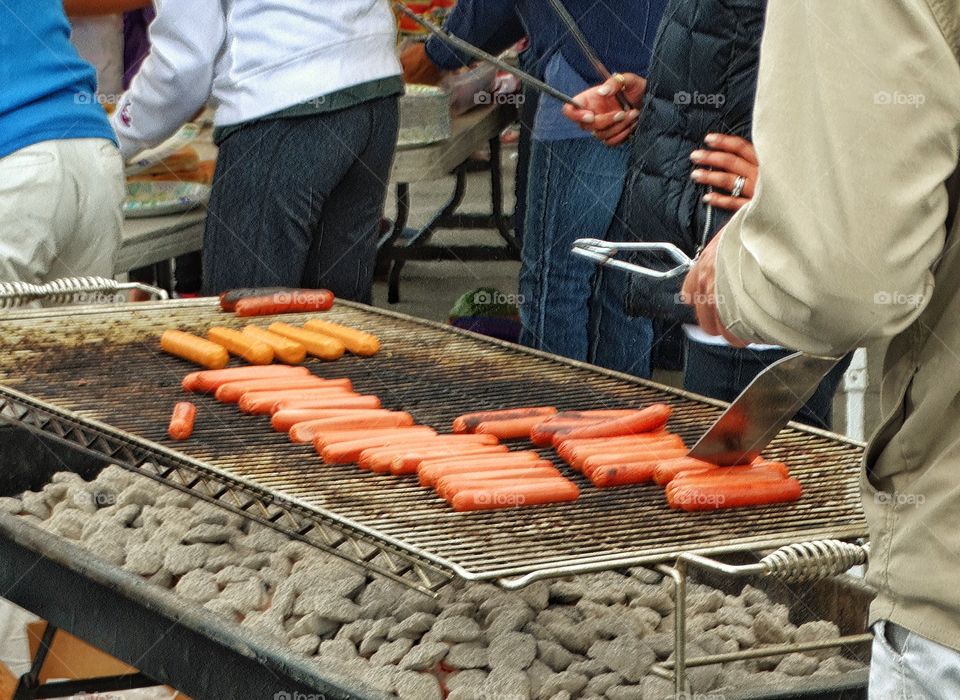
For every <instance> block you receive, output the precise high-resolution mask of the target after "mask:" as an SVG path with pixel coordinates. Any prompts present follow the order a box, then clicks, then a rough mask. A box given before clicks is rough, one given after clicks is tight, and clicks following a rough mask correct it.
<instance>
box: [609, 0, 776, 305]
mask: <svg viewBox="0 0 960 700" xmlns="http://www.w3.org/2000/svg"><path fill="white" fill-rule="evenodd" d="M765 9H766V0H670V1H669V3H668V5H667V8H666V11H665V12H664V16H663V20H662V22H661V24H660V29H659V31H658V33H657V39H656V43H655V45H654V49H653V55H654V56H655V59H654V61H653V63H652V64H651V67H650V72H649V75H648V85H647V95H646V98H645V100H644V104H643V109H642V112H641V115H640V119H639V122H638V124H637V129H636V131H635V133H634V135H633V137H632V138H631V142H630V146H631V153H630V164H629V166H628V172H627V180H626V185H625V187H624V191H623V195H622V196H621V199H620V203H619V204H618V207H617V213H616V216H615V217H614V222H613V224H612V225H611V228H610V230H609V231H608V233H607V236H606V238H607V240H610V241H664V242H669V243H673V244H675V245H677V246H679V247H680V248H681V249H682V250H683V251H684V252H686V253H687V254H688V255H690V256H691V257H692V256H694V255H695V254H696V253H697V252H698V251H699V250H700V249H701V248H702V247H703V246H704V245H705V244H706V242H707V241H709V240H710V239H711V238H712V237H713V236H714V235H715V234H716V232H717V231H718V230H719V229H720V228H722V226H723V225H724V224H725V223H726V221H727V220H728V219H729V215H728V214H727V213H726V212H724V211H723V210H719V209H713V208H712V207H708V206H707V205H705V204H703V203H702V201H701V198H702V197H703V195H704V194H706V188H705V187H704V186H702V185H698V184H697V183H695V182H694V181H693V180H691V179H690V172H691V170H692V169H693V168H692V163H691V161H690V153H691V152H692V151H694V150H695V149H697V148H700V147H702V146H703V137H704V136H706V135H707V134H708V133H710V132H718V133H725V134H735V135H737V136H742V137H744V138H747V139H749V138H750V134H751V123H752V114H753V100H754V93H755V90H756V82H757V66H758V63H759V57H760V38H761V35H762V33H763V20H764V11H765ZM646 262H650V261H649V260H647V261H646ZM681 281H682V280H681V279H675V280H673V281H671V282H670V283H654V282H650V281H647V280H645V279H643V278H640V277H637V276H634V277H632V278H631V290H630V293H629V295H628V297H627V306H628V310H629V311H630V313H632V314H634V315H638V316H648V317H651V318H661V319H669V320H675V321H684V322H692V321H693V315H692V310H691V309H690V308H689V307H685V306H683V305H681V304H679V303H678V302H677V300H676V294H677V292H678V291H679V286H680V284H681Z"/></svg>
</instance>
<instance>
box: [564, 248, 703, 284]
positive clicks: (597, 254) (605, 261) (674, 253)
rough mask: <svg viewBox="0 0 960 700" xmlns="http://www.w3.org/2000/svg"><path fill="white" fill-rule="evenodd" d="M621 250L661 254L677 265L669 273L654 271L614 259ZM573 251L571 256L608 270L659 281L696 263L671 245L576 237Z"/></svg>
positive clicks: (678, 273) (671, 276) (678, 274)
mask: <svg viewBox="0 0 960 700" xmlns="http://www.w3.org/2000/svg"><path fill="white" fill-rule="evenodd" d="M621 251H631V252H648V253H662V254H663V255H664V256H665V257H666V258H669V259H671V260H673V262H674V263H676V266H675V267H673V268H671V269H669V270H654V269H652V268H649V267H644V266H643V265H637V264H636V263H628V262H626V261H625V260H618V259H617V253H619V252H621ZM572 252H573V253H574V255H579V256H581V257H584V258H588V259H590V260H593V261H594V262H598V263H600V264H601V265H605V266H607V267H615V268H617V269H619V270H626V271H627V272H632V273H634V274H637V275H644V276H645V277H652V278H653V279H658V280H663V279H671V278H673V277H679V276H681V275H685V274H687V273H688V272H689V271H690V268H691V267H693V265H694V263H695V262H696V260H695V259H694V258H691V257H690V256H688V255H687V254H686V253H684V252H683V251H682V250H680V249H679V248H678V247H677V246H675V245H673V243H640V242H634V243H611V242H610V241H601V240H600V239H599V238H578V239H577V240H575V241H574V242H573V251H572Z"/></svg>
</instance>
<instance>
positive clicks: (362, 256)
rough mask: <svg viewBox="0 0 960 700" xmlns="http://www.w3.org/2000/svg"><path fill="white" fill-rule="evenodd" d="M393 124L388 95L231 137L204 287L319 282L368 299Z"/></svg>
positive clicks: (217, 186)
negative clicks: (335, 110)
mask: <svg viewBox="0 0 960 700" xmlns="http://www.w3.org/2000/svg"><path fill="white" fill-rule="evenodd" d="M397 129H398V112H397V98H395V97H387V98H383V99H378V100H372V101H370V102H364V103H362V104H359V105H356V106H354V107H350V108H347V109H343V110H340V111H337V112H329V113H324V114H315V115H310V116H305V117H291V118H279V119H265V120H262V121H257V122H252V123H250V124H247V125H245V126H244V127H243V128H242V129H240V130H239V131H237V132H236V133H234V134H232V135H230V136H228V137H227V138H226V140H224V141H223V142H222V143H221V144H220V152H219V156H218V158H217V170H216V174H215V176H214V181H213V191H212V193H211V196H210V206H209V215H208V216H207V228H206V232H205V233H204V237H203V281H204V288H205V290H206V292H207V293H208V294H219V293H220V292H222V291H224V290H226V289H233V288H237V287H309V288H318V287H323V288H326V289H329V290H330V291H332V292H333V293H334V294H335V295H336V296H337V297H339V298H343V299H351V300H354V301H360V302H364V303H370V300H371V291H372V286H373V265H374V259H375V257H376V253H377V237H378V235H379V231H380V217H381V215H382V214H383V202H384V199H385V197H386V192H387V181H388V179H389V177H390V165H391V163H392V161H393V152H394V148H395V146H396V141H397Z"/></svg>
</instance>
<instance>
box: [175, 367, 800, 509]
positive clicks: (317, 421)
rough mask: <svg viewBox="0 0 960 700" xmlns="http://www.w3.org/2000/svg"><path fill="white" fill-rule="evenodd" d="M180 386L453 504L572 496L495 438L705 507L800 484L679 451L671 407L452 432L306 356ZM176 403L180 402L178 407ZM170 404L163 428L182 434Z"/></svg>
mask: <svg viewBox="0 0 960 700" xmlns="http://www.w3.org/2000/svg"><path fill="white" fill-rule="evenodd" d="M183 388H184V389H185V390H187V391H191V392H198V393H208V394H211V393H212V394H213V396H214V398H215V399H217V400H218V401H221V402H224V403H235V404H237V406H238V408H239V410H240V411H242V412H244V413H247V414H252V415H269V416H270V422H271V426H272V427H273V429H274V430H277V431H282V432H286V433H288V435H289V437H290V439H291V441H293V442H296V443H305V444H312V445H313V447H314V449H315V451H316V452H317V454H318V455H319V456H320V457H321V459H322V460H323V461H324V463H326V464H358V465H359V466H360V467H361V468H362V469H366V470H369V471H372V472H377V473H382V474H388V473H389V474H393V475H396V476H403V475H409V474H417V475H418V476H419V480H420V483H421V484H422V485H423V486H426V487H432V488H434V489H435V490H436V492H437V493H438V494H439V495H440V496H441V497H443V498H444V499H446V500H447V501H448V502H449V503H450V504H451V505H452V506H453V507H454V508H455V509H456V510H460V511H464V510H481V509H494V508H507V507H515V506H524V505H540V504H545V503H557V502H563V501H570V500H575V499H576V498H577V497H578V496H579V489H578V488H577V486H576V484H574V483H573V482H572V481H570V480H569V479H567V478H566V477H564V475H563V474H562V473H561V471H560V470H559V469H557V467H556V466H555V465H554V464H553V463H552V462H551V461H549V460H547V459H544V458H543V457H542V456H541V455H540V454H539V453H538V452H536V451H534V450H524V451H511V450H510V449H509V447H508V446H507V445H504V444H502V443H501V440H514V439H531V440H533V442H534V443H535V444H537V445H539V446H547V445H552V446H553V447H554V449H555V450H556V453H557V454H558V455H559V456H560V457H561V459H563V460H564V461H565V462H566V463H567V464H568V465H569V466H570V467H571V468H572V469H574V470H575V471H579V472H581V473H583V474H584V476H586V477H587V478H588V479H590V481H591V482H592V483H593V484H594V485H595V486H597V487H600V488H606V487H612V486H625V485H630V484H640V483H647V482H651V481H656V482H657V483H658V484H660V485H661V486H664V487H666V489H667V490H666V495H667V500H668V503H669V504H670V505H671V506H672V507H675V508H681V509H684V510H713V509H719V508H729V507H741V506H748V505H768V504H771V503H780V502H784V501H790V500H796V499H797V498H799V497H800V495H801V492H802V489H801V488H800V484H799V482H798V481H796V480H795V479H792V478H790V476H789V472H788V470H787V467H786V466H785V465H783V464H782V463H773V462H757V463H755V464H752V465H746V466H743V467H734V468H729V467H718V466H716V465H711V464H707V463H705V462H701V461H699V460H694V459H691V458H689V457H687V456H686V454H687V448H686V446H685V445H684V443H683V440H682V439H681V438H680V437H679V436H677V435H674V434H672V433H669V432H668V431H666V422H667V420H668V419H669V417H670V412H671V409H670V408H669V407H668V406H665V405H662V404H656V405H653V406H649V407H647V408H644V409H614V410H595V411H568V412H562V413H561V412H558V411H557V410H556V409H555V408H553V407H536V408H519V409H508V410H495V411H484V412H479V413H471V414H465V415H463V416H460V417H458V418H457V419H456V420H454V422H453V426H452V428H453V434H448V435H440V434H438V433H437V431H436V430H435V429H434V428H432V427H429V426H423V425H417V424H416V423H415V421H414V419H413V417H412V416H411V415H410V414H409V413H407V412H404V411H393V410H387V409H384V408H382V407H381V405H380V400H379V398H378V397H376V396H371V395H362V394H358V393H356V392H354V391H353V389H352V385H351V383H350V380H348V379H324V378H320V377H317V376H315V375H313V374H312V373H311V372H310V371H309V370H308V369H307V368H305V367H292V366H286V365H267V366H251V367H239V368H231V369H221V370H208V371H201V372H194V373H191V374H189V375H187V376H186V377H185V378H184V381H183ZM178 410H180V409H179V407H178ZM182 418H183V416H182V415H181V414H180V413H178V412H177V411H175V415H174V419H173V420H172V422H171V435H176V436H182V435H183V431H182V430H181V429H180V427H179V426H180V425H181V423H182Z"/></svg>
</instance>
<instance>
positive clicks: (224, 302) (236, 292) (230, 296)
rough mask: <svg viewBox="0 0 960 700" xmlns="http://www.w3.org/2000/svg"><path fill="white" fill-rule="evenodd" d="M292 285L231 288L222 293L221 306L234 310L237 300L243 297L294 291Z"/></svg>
mask: <svg viewBox="0 0 960 700" xmlns="http://www.w3.org/2000/svg"><path fill="white" fill-rule="evenodd" d="M292 291H293V289H292V288H291V287H260V288H254V287H248V288H244V289H231V290H229V291H226V292H222V293H221V294H220V308H221V309H222V310H223V311H233V310H234V309H235V308H236V305H237V302H238V301H240V300H241V299H249V298H253V297H266V296H270V295H272V294H275V293H277V292H292Z"/></svg>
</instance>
